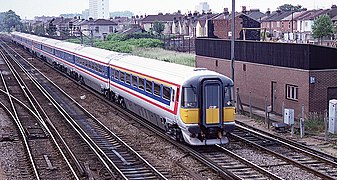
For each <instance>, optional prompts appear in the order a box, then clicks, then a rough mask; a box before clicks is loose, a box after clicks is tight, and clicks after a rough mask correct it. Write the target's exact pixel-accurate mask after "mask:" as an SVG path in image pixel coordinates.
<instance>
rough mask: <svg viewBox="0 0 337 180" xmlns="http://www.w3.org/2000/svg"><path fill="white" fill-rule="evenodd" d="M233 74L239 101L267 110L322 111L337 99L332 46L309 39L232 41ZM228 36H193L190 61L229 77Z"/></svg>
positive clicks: (335, 55)
mask: <svg viewBox="0 0 337 180" xmlns="http://www.w3.org/2000/svg"><path fill="white" fill-rule="evenodd" d="M235 49H236V52H235V80H234V84H235V87H236V88H239V94H240V98H241V100H242V103H244V104H248V103H249V96H250V97H251V103H252V105H253V106H254V107H256V108H260V109H264V107H265V98H267V102H268V105H271V106H272V111H274V112H275V113H279V114H281V113H282V108H283V103H284V107H285V108H292V109H294V110H295V116H296V117H299V115H300V114H301V106H302V105H304V110H305V112H306V113H308V112H322V111H324V110H325V109H327V107H328V100H330V99H333V98H336V99H337V63H335V62H336V59H335V58H336V57H337V49H336V48H330V47H322V46H316V45H310V44H286V43H270V42H253V41H236V48H235ZM230 52H231V51H230V41H227V40H220V39H207V38H198V39H197V40H196V66H197V67H206V68H208V69H210V70H214V71H217V72H220V73H222V74H225V75H226V76H228V77H231V61H230Z"/></svg>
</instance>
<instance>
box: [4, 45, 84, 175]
mask: <svg viewBox="0 0 337 180" xmlns="http://www.w3.org/2000/svg"><path fill="white" fill-rule="evenodd" d="M2 42H3V41H2ZM0 46H1V47H2V48H3V49H4V50H5V51H6V52H7V54H9V55H11V54H10V52H8V51H7V50H6V48H5V47H3V45H2V44H0ZM0 51H1V50H0ZM1 52H2V51H1ZM5 58H6V59H7V57H5ZM11 58H12V60H13V61H14V62H15V63H17V65H18V66H19V67H20V68H21V69H22V68H23V67H22V66H20V64H18V62H17V61H16V60H15V57H13V56H11ZM7 60H8V59H7ZM6 63H7V65H8V64H10V65H11V67H12V68H13V69H11V71H13V70H15V69H14V67H13V65H12V64H11V63H10V62H6ZM22 70H23V69H22ZM15 71H16V70H15ZM16 73H17V72H16ZM17 75H18V73H17ZM17 77H19V78H20V79H21V77H20V76H19V75H18V76H17ZM28 78H29V79H30V80H31V77H29V76H28ZM21 81H22V79H21ZM22 83H23V84H20V86H21V88H22V89H23V90H24V92H25V95H26V97H27V98H28V99H29V102H30V103H31V105H32V106H33V107H34V109H35V111H36V112H37V114H38V115H37V114H35V113H34V112H33V111H32V110H31V109H30V108H29V107H28V106H27V105H26V104H24V103H23V102H22V101H20V100H19V99H17V98H15V97H14V96H12V95H10V96H11V97H12V98H13V99H15V100H16V101H17V102H19V103H20V104H21V105H22V106H24V107H25V108H26V109H27V110H28V111H29V112H30V113H31V114H32V115H33V116H35V118H36V119H37V120H38V121H39V122H40V124H41V125H42V126H43V127H44V130H45V131H47V132H48V134H49V136H50V138H52V141H53V143H54V145H55V146H56V148H57V149H58V151H59V152H60V153H61V156H62V158H63V159H64V160H65V162H66V164H67V166H68V167H69V168H70V171H71V172H72V174H73V176H74V178H75V179H78V180H79V179H80V178H79V177H78V176H77V174H76V172H75V171H74V169H73V167H72V165H71V164H70V162H69V160H68V159H67V157H66V155H65V154H64V152H63V150H62V148H61V147H60V145H59V144H58V142H57V140H56V138H55V137H54V135H53V133H52V132H51V130H50V129H49V128H48V126H47V125H46V123H45V121H44V120H43V118H42V116H41V115H40V114H39V112H38V110H37V108H36V106H35V105H34V103H33V101H32V100H31V99H30V97H32V98H33V100H34V102H35V103H36V104H37V106H38V107H39V109H40V110H41V111H42V112H43V113H44V115H45V117H46V118H48V116H47V115H46V113H45V112H44V110H43V108H42V107H41V106H40V104H39V103H38V101H37V100H36V98H35V97H34V95H33V94H32V92H31V91H30V90H29V88H28V86H27V85H26V84H25V83H24V81H22ZM26 90H27V91H28V92H26ZM0 91H2V90H0ZM2 92H3V91H2ZM29 95H30V96H29ZM47 122H49V124H50V125H52V124H51V121H50V120H49V118H48V121H47ZM52 128H53V129H54V131H55V132H56V133H57V135H58V137H59V139H60V140H61V142H62V143H63V145H64V146H65V147H66V149H67V152H68V153H69V154H70V156H74V155H73V153H72V152H71V151H70V148H69V147H68V146H67V144H66V143H65V141H64V139H63V138H62V136H60V134H59V133H58V132H57V130H56V128H55V127H53V126H52ZM73 161H74V162H75V164H76V165H77V166H78V168H79V171H80V174H81V175H83V174H84V173H83V172H84V171H83V168H82V167H81V166H80V164H79V162H78V160H77V159H73Z"/></svg>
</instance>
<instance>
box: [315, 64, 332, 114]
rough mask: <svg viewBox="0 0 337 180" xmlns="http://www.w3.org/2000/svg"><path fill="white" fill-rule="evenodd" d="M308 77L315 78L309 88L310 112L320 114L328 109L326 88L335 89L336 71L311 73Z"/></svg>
mask: <svg viewBox="0 0 337 180" xmlns="http://www.w3.org/2000/svg"><path fill="white" fill-rule="evenodd" d="M310 76H311V77H314V78H315V82H314V83H312V84H310V88H309V90H310V91H309V94H310V110H311V111H314V112H321V111H323V110H325V109H328V103H329V102H328V101H329V99H328V88H337V70H326V71H311V72H310ZM332 98H335V99H336V98H337V95H335V96H333V97H332Z"/></svg>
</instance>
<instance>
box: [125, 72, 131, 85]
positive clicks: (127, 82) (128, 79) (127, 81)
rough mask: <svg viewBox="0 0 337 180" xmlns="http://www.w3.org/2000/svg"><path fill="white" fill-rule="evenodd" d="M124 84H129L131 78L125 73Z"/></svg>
mask: <svg viewBox="0 0 337 180" xmlns="http://www.w3.org/2000/svg"><path fill="white" fill-rule="evenodd" d="M125 79H126V80H125V82H126V84H131V77H130V74H128V73H125Z"/></svg>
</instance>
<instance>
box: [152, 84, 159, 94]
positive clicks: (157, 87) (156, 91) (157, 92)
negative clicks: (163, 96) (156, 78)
mask: <svg viewBox="0 0 337 180" xmlns="http://www.w3.org/2000/svg"><path fill="white" fill-rule="evenodd" d="M153 91H154V92H153V94H155V95H157V96H160V84H157V83H153Z"/></svg>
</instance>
